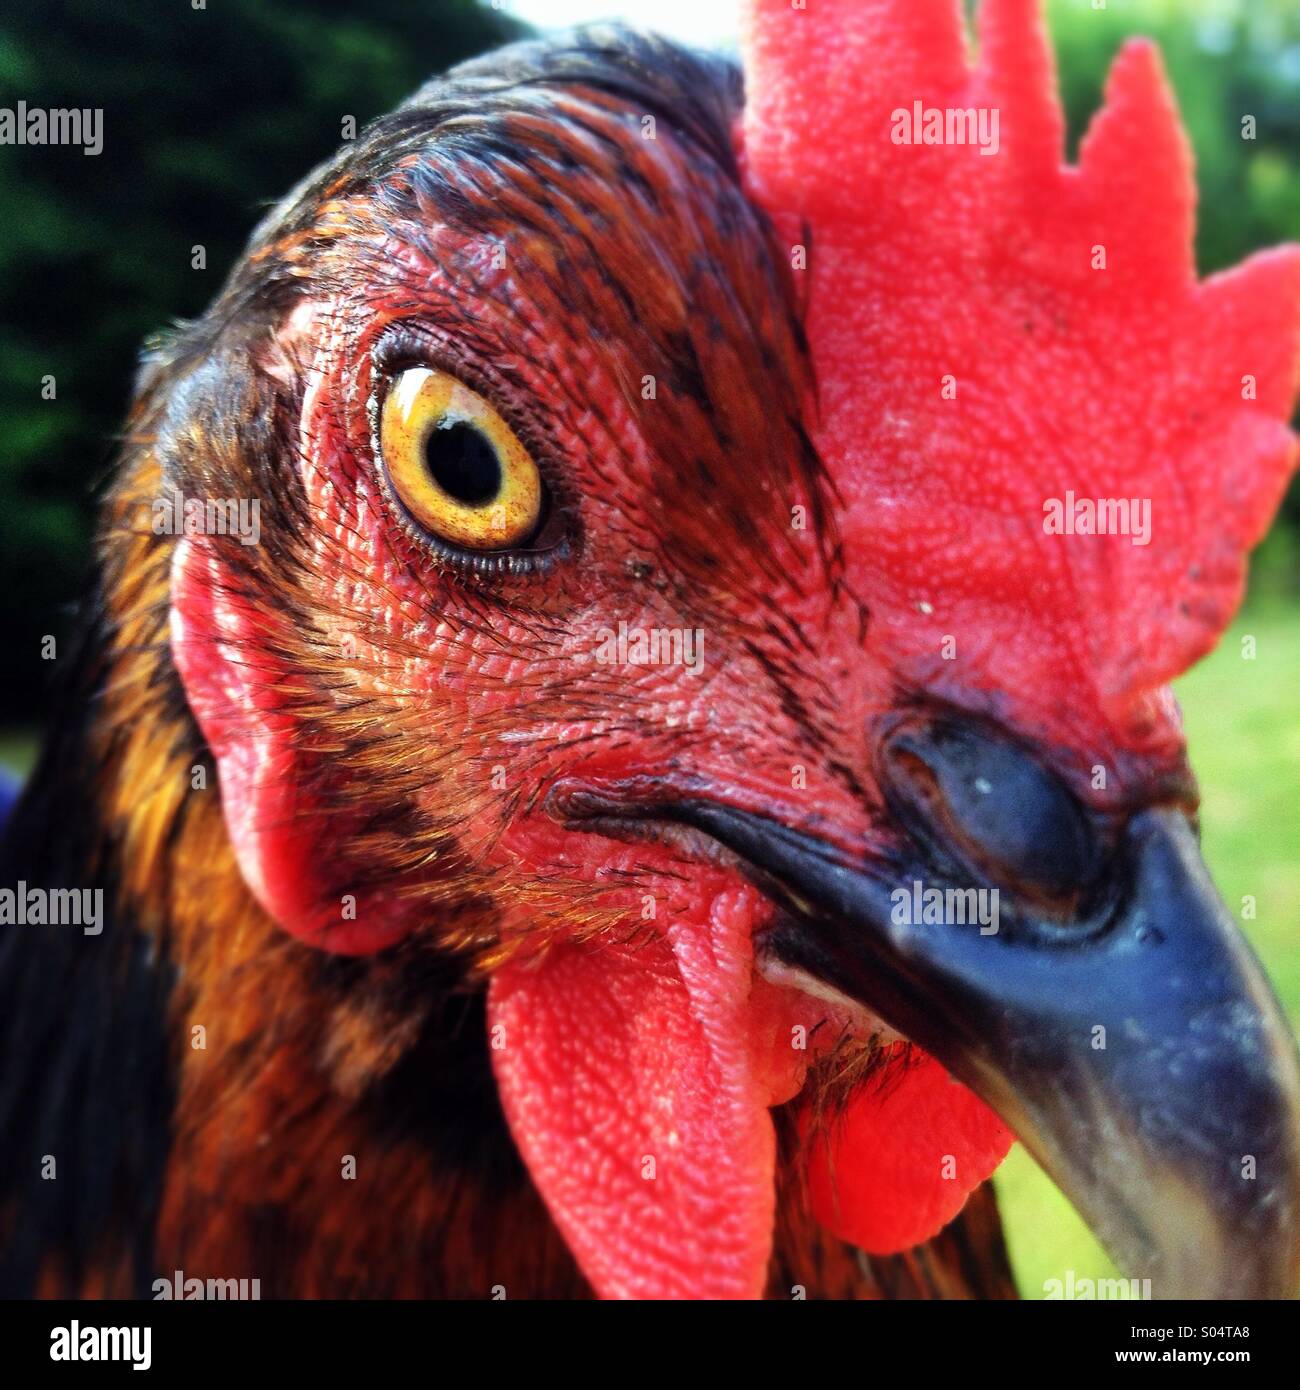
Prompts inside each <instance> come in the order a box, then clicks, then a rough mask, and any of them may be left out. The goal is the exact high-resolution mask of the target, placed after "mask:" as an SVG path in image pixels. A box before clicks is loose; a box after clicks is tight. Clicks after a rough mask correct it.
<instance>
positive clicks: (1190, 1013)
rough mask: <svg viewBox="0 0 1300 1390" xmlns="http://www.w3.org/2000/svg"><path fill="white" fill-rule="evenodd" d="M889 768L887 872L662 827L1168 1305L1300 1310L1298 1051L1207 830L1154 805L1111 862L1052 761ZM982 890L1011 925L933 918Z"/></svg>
mask: <svg viewBox="0 0 1300 1390" xmlns="http://www.w3.org/2000/svg"><path fill="white" fill-rule="evenodd" d="M885 761H886V780H887V781H888V782H889V784H890V785H892V787H893V789H894V797H893V800H894V807H895V810H896V811H897V812H898V814H899V816H900V818H901V819H902V820H903V821H904V822H905V823H907V824H908V825H909V827H910V830H911V834H910V835H909V836H908V837H907V839H906V840H905V841H904V842H900V851H899V854H898V855H897V857H896V858H894V859H892V860H891V861H890V862H888V863H882V862H880V861H873V862H871V863H866V862H860V863H852V862H846V860H845V859H844V857H843V856H842V855H839V854H837V853H835V852H834V851H832V850H831V849H830V848H829V847H828V846H827V845H826V844H825V843H824V842H823V841H821V840H820V839H818V838H816V837H813V836H809V835H805V834H802V833H798V832H795V831H793V830H791V829H789V828H787V827H785V826H783V825H780V824H778V823H776V822H774V821H771V820H768V819H766V818H763V817H760V816H755V815H751V814H748V813H745V812H740V811H737V810H735V809H732V808H728V807H725V806H722V805H718V804H716V803H714V802H712V801H705V800H693V801H690V802H687V803H679V804H678V805H677V806H675V807H673V808H671V809H668V811H667V814H669V815H670V816H671V818H673V819H675V820H679V821H684V822H686V823H688V824H690V825H692V826H694V827H696V828H697V829H699V830H703V831H706V832H707V833H708V834H709V835H711V836H712V837H713V838H715V839H716V840H718V841H720V842H722V843H723V844H725V845H727V846H728V847H729V848H730V849H731V850H733V851H734V852H735V853H736V854H737V855H738V856H740V858H741V859H742V860H743V861H744V863H745V864H746V865H748V866H749V868H750V871H751V872H752V873H753V875H754V877H755V879H756V881H758V882H760V883H761V884H762V885H763V886H764V887H765V888H766V889H767V891H768V892H769V893H770V894H771V895H772V896H773V897H774V898H776V899H777V900H778V901H779V902H781V903H782V904H783V909H784V910H783V912H782V915H781V919H780V921H779V923H778V925H777V926H776V927H775V928H774V930H773V932H772V934H771V936H770V938H768V940H767V941H766V943H765V947H764V949H767V950H770V951H772V952H774V953H775V954H776V955H777V956H778V957H779V958H780V959H781V960H782V961H784V962H785V963H786V964H788V965H792V966H795V967H797V968H799V969H800V970H802V971H804V972H806V973H807V974H808V975H810V976H812V977H814V978H815V979H816V980H818V981H820V982H821V983H822V984H823V985H828V986H830V987H831V988H833V989H835V990H838V991H839V992H840V993H842V994H844V995H847V996H849V997H850V998H852V999H855V1000H857V1001H860V1002H861V1003H863V1004H865V1005H866V1006H868V1007H869V1008H870V1009H871V1010H872V1011H874V1012H875V1013H876V1014H877V1015H879V1016H880V1017H881V1018H883V1019H884V1020H885V1021H886V1022H887V1023H889V1024H890V1025H892V1026H893V1027H894V1028H896V1029H898V1030H899V1031H900V1032H902V1033H904V1034H905V1035H906V1036H907V1037H909V1038H911V1039H913V1040H914V1041H915V1042H917V1043H919V1044H920V1045H921V1046H922V1047H924V1048H925V1049H926V1050H927V1051H929V1052H931V1053H932V1054H933V1055H934V1056H935V1057H937V1058H938V1059H939V1060H940V1061H941V1062H943V1063H944V1065H945V1066H947V1067H948V1068H949V1070H950V1071H951V1072H953V1073H954V1075H956V1076H957V1077H959V1078H960V1079H961V1080H962V1081H964V1082H965V1083H966V1084H967V1085H969V1086H970V1087H971V1088H972V1089H973V1090H974V1091H975V1092H976V1093H978V1094H979V1095H980V1096H981V1097H983V1099H984V1100H985V1101H987V1102H988V1104H989V1105H991V1106H992V1107H993V1108H994V1109H995V1110H996V1111H998V1113H999V1114H1000V1115H1002V1117H1003V1118H1004V1119H1005V1120H1006V1121H1007V1123H1008V1124H1009V1125H1010V1126H1011V1128H1012V1129H1013V1130H1014V1131H1015V1133H1016V1134H1017V1136H1018V1137H1019V1138H1020V1139H1021V1140H1022V1141H1023V1142H1024V1144H1025V1145H1026V1146H1027V1147H1028V1148H1029V1150H1030V1151H1031V1152H1032V1153H1033V1154H1034V1155H1035V1157H1036V1158H1037V1159H1038V1160H1039V1162H1040V1163H1041V1164H1042V1165H1043V1167H1044V1168H1045V1169H1046V1170H1047V1171H1048V1172H1049V1173H1050V1174H1051V1175H1052V1177H1053V1178H1054V1179H1055V1181H1056V1182H1057V1183H1058V1184H1059V1185H1060V1187H1061V1188H1062V1189H1063V1191H1064V1192H1065V1193H1066V1195H1067V1196H1068V1197H1069V1198H1070V1199H1071V1200H1072V1201H1073V1203H1074V1204H1075V1206H1076V1207H1077V1208H1078V1210H1079V1212H1080V1213H1081V1215H1082V1216H1083V1217H1084V1219H1085V1220H1086V1221H1087V1222H1088V1224H1089V1225H1090V1226H1091V1227H1092V1229H1093V1230H1094V1231H1095V1233H1096V1234H1097V1236H1098V1238H1099V1239H1100V1240H1101V1241H1102V1243H1103V1244H1104V1245H1105V1246H1106V1248H1107V1249H1108V1250H1109V1251H1110V1253H1111V1255H1112V1256H1113V1257H1114V1259H1115V1260H1116V1262H1117V1263H1118V1264H1119V1266H1120V1267H1121V1268H1122V1269H1123V1270H1124V1272H1125V1273H1126V1274H1128V1275H1129V1276H1131V1277H1134V1278H1140V1279H1149V1280H1150V1281H1151V1285H1150V1290H1151V1295H1152V1296H1153V1297H1155V1298H1286V1297H1290V1296H1294V1295H1295V1294H1297V1293H1298V1292H1300V1069H1298V1067H1297V1059H1296V1051H1295V1043H1294V1040H1293V1038H1292V1035H1291V1032H1290V1029H1289V1027H1288V1025H1287V1022H1286V1019H1285V1017H1284V1016H1283V1013H1282V1011H1281V1008H1280V1007H1279V1005H1278V1003H1277V1000H1276V999H1275V998H1274V996H1273V993H1272V991H1271V990H1270V988H1269V985H1268V982H1267V981H1266V979H1265V978H1264V975H1263V972H1262V971H1261V969H1260V966H1259V963H1258V962H1257V961H1256V959H1255V957H1254V955H1253V954H1252V953H1251V950H1250V948H1249V946H1248V945H1247V944H1246V942H1245V940H1244V938H1243V937H1242V935H1241V933H1240V932H1239V931H1238V929H1237V926H1236V924H1235V923H1234V921H1233V919H1232V917H1231V916H1230V914H1229V913H1228V911H1227V909H1226V908H1225V906H1224V905H1223V903H1222V901H1221V900H1220V898H1219V896H1218V894H1217V893H1216V891H1215V889H1214V885H1213V884H1212V882H1211V881H1210V878H1209V875H1208V873H1207V872H1206V869H1205V866H1204V864H1203V862H1202V860H1201V856H1200V852H1199V849H1198V847H1197V841H1196V835H1195V832H1194V830H1193V828H1192V825H1191V824H1190V822H1189V820H1188V818H1187V816H1186V815H1185V814H1184V813H1183V812H1182V811H1181V810H1178V809H1174V808H1172V807H1170V806H1162V807H1152V808H1148V809H1145V810H1141V811H1138V812H1137V813H1136V814H1133V815H1131V816H1130V817H1129V818H1128V819H1127V820H1126V821H1124V822H1123V823H1122V824H1121V825H1119V826H1118V827H1116V828H1115V831H1114V834H1113V835H1112V836H1111V838H1110V841H1109V843H1107V844H1105V845H1102V844H1099V843H1097V842H1096V840H1095V837H1094V836H1093V833H1092V830H1091V829H1090V827H1089V824H1088V817H1087V815H1086V813H1084V812H1083V811H1082V809H1081V807H1080V806H1079V804H1078V803H1077V802H1076V801H1075V800H1074V799H1073V797H1072V796H1071V795H1070V793H1069V792H1068V791H1067V790H1066V789H1065V787H1064V785H1063V783H1061V782H1059V781H1058V780H1056V779H1055V777H1054V775H1053V774H1052V773H1050V772H1048V771H1046V770H1045V768H1044V766H1043V764H1042V762H1041V760H1039V759H1036V758H1034V757H1033V756H1032V755H1030V754H1028V753H1027V752H1025V751H1023V750H1021V749H1019V748H1018V747H1016V746H1014V745H1012V744H1011V743H1010V742H1008V741H1005V740H1003V739H1000V738H999V737H997V736H996V735H993V734H990V733H988V732H985V731H972V730H969V729H967V730H965V731H963V730H960V729H958V730H956V731H954V729H953V727H952V725H951V724H940V725H934V724H925V723H922V724H920V725H913V726H912V727H910V728H908V729H906V730H904V731H903V732H902V733H900V734H898V735H896V736H895V737H894V738H893V739H892V740H891V743H890V746H889V748H888V750H887V757H886V760H885ZM665 809H666V808H664V807H662V806H660V807H659V808H658V814H659V815H660V816H663V815H664V814H665ZM970 886H974V887H976V888H977V889H980V890H983V891H984V892H986V893H987V892H990V891H992V890H993V889H997V890H998V900H999V901H1000V904H1001V905H1000V909H999V911H998V915H997V920H996V923H995V925H994V929H993V930H990V929H989V927H990V923H989V922H988V921H987V920H985V919H986V918H987V917H988V916H989V914H987V913H985V914H984V917H982V918H981V917H978V916H977V919H976V920H971V919H970V916H969V915H967V920H965V921H956V920H944V921H935V920H925V918H926V917H927V916H928V915H929V914H918V913H916V912H915V911H914V910H913V909H914V907H915V905H916V903H917V902H918V901H919V899H918V898H917V891H918V889H919V891H922V892H923V891H924V890H925V889H929V888H937V889H940V890H942V891H943V892H944V893H946V891H947V889H949V888H952V889H955V890H958V891H959V893H961V892H964V890H965V889H966V888H967V887H970ZM905 899H906V901H905ZM960 901H962V899H961V898H960V896H959V897H958V898H956V899H951V900H949V902H950V903H957V902H960ZM966 901H967V902H969V901H970V900H969V899H966ZM918 915H919V916H921V918H922V920H915V919H916V918H917V917H918ZM956 915H957V916H961V915H962V914H961V913H960V912H958V913H957V914H956ZM951 916H952V914H949V917H950V918H951Z"/></svg>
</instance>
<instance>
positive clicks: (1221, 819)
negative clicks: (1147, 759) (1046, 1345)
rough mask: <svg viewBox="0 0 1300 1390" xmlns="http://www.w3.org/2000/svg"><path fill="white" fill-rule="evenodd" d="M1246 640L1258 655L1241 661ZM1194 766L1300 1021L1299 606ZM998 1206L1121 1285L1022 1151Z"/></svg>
mask: <svg viewBox="0 0 1300 1390" xmlns="http://www.w3.org/2000/svg"><path fill="white" fill-rule="evenodd" d="M1244 636H1253V637H1254V638H1255V643H1256V656H1255V659H1254V660H1253V661H1246V660H1243V658H1242V641H1241V639H1242V638H1243V637H1244ZM1177 690H1178V695H1179V699H1180V700H1181V701H1182V705H1183V713H1184V716H1185V718H1186V723H1187V737H1188V743H1189V745H1190V748H1191V753H1192V762H1193V765H1194V766H1195V768H1196V770H1197V773H1198V775H1199V777H1200V780H1201V791H1202V798H1203V800H1202V812H1201V819H1202V828H1203V836H1204V844H1205V851H1206V857H1207V858H1208V860H1209V862H1210V867H1211V868H1212V869H1213V871H1214V874H1215V878H1216V880H1217V882H1218V884H1219V887H1220V890H1221V891H1222V893H1223V895H1224V898H1225V900H1226V901H1227V903H1228V904H1229V906H1230V907H1231V908H1233V910H1234V911H1237V912H1239V911H1240V907H1241V900H1242V896H1243V895H1245V894H1252V895H1253V896H1254V897H1255V899H1256V902H1257V911H1256V918H1255V920H1254V921H1247V922H1244V923H1243V924H1242V925H1243V927H1244V928H1245V930H1246V933H1247V935H1248V936H1249V937H1250V939H1251V941H1252V942H1253V943H1254V945H1255V949H1256V950H1257V951H1258V952H1259V955H1260V957H1261V959H1262V960H1263V962H1264V965H1265V967H1266V969H1267V970H1268V972H1269V975H1270V976H1271V978H1272V980H1273V983H1274V986H1275V987H1276V989H1277V991H1278V994H1279V995H1280V996H1281V999H1282V1002H1283V1004H1285V1005H1286V1007H1287V1009H1288V1010H1289V1012H1290V1015H1291V1019H1292V1022H1293V1023H1296V1024H1300V950H1297V949H1296V937H1295V933H1296V928H1297V919H1298V918H1300V853H1297V825H1300V705H1298V703H1297V699H1296V692H1297V691H1300V610H1294V609H1292V610H1287V609H1284V608H1282V607H1280V606H1273V607H1269V608H1260V609H1258V610H1255V611H1252V612H1250V613H1248V614H1247V615H1246V616H1244V617H1243V618H1241V619H1239V620H1238V622H1237V624H1236V625H1235V626H1234V628H1233V629H1232V631H1231V632H1229V633H1228V635H1227V636H1226V637H1225V638H1224V640H1223V642H1222V644H1221V645H1220V647H1219V649H1218V650H1217V651H1216V652H1215V653H1214V654H1213V655H1212V656H1210V657H1209V658H1207V660H1205V661H1204V662H1202V663H1201V665H1199V666H1198V667H1197V668H1196V669H1195V670H1194V671H1192V672H1191V673H1190V674H1189V675H1187V676H1186V677H1184V678H1183V680H1181V681H1180V682H1179V683H1178V686H1177ZM34 748H35V743H34V739H33V736H32V735H31V734H30V733H27V732H6V733H0V764H4V765H5V766H8V767H11V768H15V769H16V770H18V771H20V772H22V771H26V770H27V768H28V767H29V766H30V763H31V759H32V756H33V753H34ZM997 1186H998V1198H999V1200H1000V1202H1001V1204H1002V1213H1003V1217H1004V1220H1005V1223H1006V1228H1007V1240H1008V1243H1009V1245H1010V1249H1011V1258H1012V1262H1013V1264H1014V1266H1015V1269H1016V1276H1017V1279H1018V1281H1019V1284H1020V1288H1021V1292H1022V1293H1023V1294H1024V1296H1025V1297H1027V1298H1038V1297H1041V1296H1042V1295H1041V1291H1042V1288H1043V1281H1044V1280H1046V1279H1049V1278H1063V1277H1064V1274H1065V1271H1066V1270H1069V1269H1073V1270H1074V1272H1075V1277H1076V1278H1078V1279H1082V1278H1092V1279H1104V1278H1113V1277H1114V1276H1115V1270H1114V1268H1113V1266H1112V1265H1111V1263H1110V1261H1109V1260H1108V1259H1107V1258H1106V1256H1105V1255H1104V1254H1103V1253H1102V1250H1101V1248H1100V1247H1099V1246H1098V1244H1097V1242H1096V1241H1095V1240H1093V1238H1092V1236H1091V1235H1090V1234H1089V1233H1088V1230H1087V1228H1086V1227H1085V1226H1084V1224H1083V1222H1082V1221H1080V1219H1079V1218H1078V1216H1076V1215H1075V1213H1074V1210H1073V1208H1072V1207H1071V1206H1070V1204H1069V1203H1068V1202H1067V1201H1066V1200H1065V1198H1064V1197H1063V1196H1061V1194H1060V1192H1058V1191H1057V1189H1056V1188H1055V1187H1054V1186H1053V1184H1052V1182H1051V1181H1050V1179H1048V1178H1047V1177H1046V1176H1045V1175H1044V1174H1043V1172H1042V1171H1041V1170H1040V1169H1039V1167H1038V1166H1037V1164H1035V1163H1034V1161H1033V1160H1032V1159H1031V1158H1030V1157H1029V1156H1028V1154H1026V1153H1025V1151H1024V1150H1023V1149H1022V1148H1020V1146H1019V1145H1017V1146H1016V1147H1015V1148H1014V1149H1013V1150H1012V1152H1011V1156H1010V1157H1009V1158H1008V1159H1007V1161H1006V1163H1005V1164H1003V1166H1002V1168H1001V1170H1000V1171H999V1173H998V1177H997Z"/></svg>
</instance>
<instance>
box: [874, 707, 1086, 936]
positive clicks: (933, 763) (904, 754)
mask: <svg viewBox="0 0 1300 1390" xmlns="http://www.w3.org/2000/svg"><path fill="white" fill-rule="evenodd" d="M879 764H880V767H879V771H880V775H881V782H882V785H883V786H884V789H885V793H886V796H887V797H888V798H889V801H890V804H891V806H892V808H893V810H894V812H895V814H896V815H897V816H898V817H899V819H900V820H901V821H902V822H903V824H904V825H905V826H906V828H907V829H908V830H909V831H910V832H911V833H912V835H913V836H914V837H915V838H916V839H918V840H920V841H921V842H922V843H923V844H925V845H926V847H927V848H928V849H929V850H930V851H931V852H932V853H933V854H935V855H936V856H938V857H939V858H941V859H945V860H949V861H951V860H956V861H957V862H958V863H959V864H962V865H964V866H965V867H966V868H968V869H970V870H973V871H974V872H975V873H976V874H978V875H979V876H980V877H981V878H984V879H987V880H988V881H990V882H992V883H993V884H995V885H997V886H1000V887H1002V888H1005V889H1007V890H1009V891H1013V892H1015V893H1017V894H1018V895H1020V896H1023V897H1027V898H1031V899H1034V900H1038V901H1040V902H1044V903H1047V904H1052V905H1054V906H1058V907H1060V908H1061V909H1063V910H1072V909H1074V908H1075V907H1076V906H1077V904H1078V901H1079V900H1080V899H1081V898H1082V897H1083V896H1085V895H1086V894H1087V891H1088V889H1089V888H1090V886H1091V885H1092V883H1093V882H1094V880H1095V878H1096V876H1097V871H1098V868H1099V866H1100V862H1101V858H1102V849H1101V845H1100V842H1099V839H1098V836H1097V834H1096V833H1095V831H1094V828H1093V826H1092V824H1091V821H1090V819H1089V817H1088V815H1087V813H1086V812H1085V811H1084V809H1083V807H1082V806H1081V805H1080V804H1079V802H1078V801H1077V800H1076V799H1075V797H1074V795H1073V794H1072V793H1071V792H1070V790H1069V788H1068V787H1067V786H1066V785H1065V783H1064V782H1063V781H1062V780H1061V779H1060V778H1059V777H1058V776H1056V774H1055V773H1053V772H1052V771H1051V770H1050V769H1049V768H1047V767H1045V766H1044V765H1043V764H1042V762H1041V761H1039V760H1038V759H1037V758H1036V757H1035V756H1034V754H1033V753H1031V752H1030V751H1029V750H1027V749H1026V748H1023V747H1021V746H1020V745H1018V744H1016V743H1014V742H1012V741H1011V740H1010V739H1008V738H1006V737H1005V736H1003V735H1001V734H1000V733H999V732H998V731H996V730H994V729H992V728H989V727H986V726H983V725H981V724H977V723H975V722H973V721H972V722H966V721H959V720H956V719H953V718H951V717H949V716H941V717H938V718H927V717H916V718H912V719H909V720H907V721H906V722H905V723H903V724H901V725H898V726H895V728H894V729H893V730H892V731H891V732H890V733H889V735H888V736H887V737H886V739H885V740H884V742H883V743H882V745H881V748H880V752H879Z"/></svg>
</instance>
